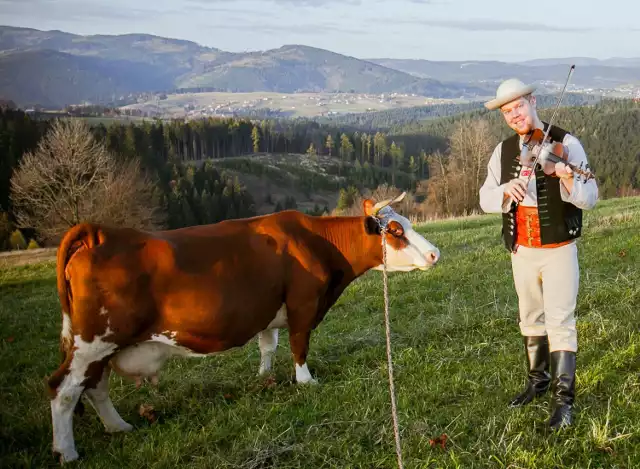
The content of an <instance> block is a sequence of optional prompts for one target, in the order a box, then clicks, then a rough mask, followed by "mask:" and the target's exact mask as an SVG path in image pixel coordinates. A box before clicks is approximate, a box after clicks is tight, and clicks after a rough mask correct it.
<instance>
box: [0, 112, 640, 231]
mask: <svg viewBox="0 0 640 469" xmlns="http://www.w3.org/2000/svg"><path fill="white" fill-rule="evenodd" d="M551 112H552V109H551V108H546V109H541V111H540V115H541V117H542V118H543V119H544V120H548V119H549V118H550V114H551ZM555 123H556V124H557V125H558V126H560V127H563V128H565V129H567V130H569V131H570V132H572V133H573V134H574V135H576V136H577V137H578V138H579V139H580V140H581V142H582V144H583V146H584V148H585V150H586V153H587V156H588V158H589V161H590V163H591V167H592V170H593V171H594V172H595V174H596V178H597V181H598V183H599V185H600V193H601V196H602V197H603V198H610V197H615V196H621V195H631V194H633V193H640V133H639V132H638V131H637V130H638V129H639V128H640V106H638V104H637V103H635V102H633V101H630V100H620V101H605V102H602V103H599V104H596V105H592V106H572V107H565V108H562V109H560V111H559V112H558V114H557V118H556V121H555ZM47 127H48V121H47V120H40V119H37V118H31V117H29V116H28V115H26V114H25V113H23V112H21V111H10V110H4V111H0V212H3V211H4V212H8V213H5V214H2V213H0V231H2V226H1V225H2V219H3V217H4V218H5V219H6V217H7V215H8V216H9V219H11V217H12V214H11V203H10V197H9V195H10V179H11V175H12V173H13V171H14V170H15V168H16V167H17V165H18V164H19V161H20V159H21V157H22V155H23V154H24V152H25V151H29V150H34V149H35V148H36V147H37V145H38V142H39V141H40V139H41V138H42V136H43V135H44V134H45V132H46V131H47ZM92 132H93V133H94V134H95V136H96V137H97V138H98V139H99V140H100V141H104V142H106V144H107V146H108V148H109V149H110V150H111V151H113V152H114V153H115V154H116V155H118V156H119V157H120V158H122V159H124V160H134V159H135V160H138V161H140V162H141V164H142V166H143V167H144V168H146V169H147V170H148V171H150V172H151V173H152V174H154V175H155V177H156V180H157V181H158V188H159V189H160V192H161V194H162V198H163V204H164V207H165V209H166V211H167V214H168V220H169V226H170V227H180V226H190V225H192V224H200V223H210V222H215V221H219V220H223V219H228V218H235V217H239V216H249V215H252V214H257V213H259V212H260V213H265V212H269V211H275V210H278V209H279V208H290V207H298V208H300V209H303V210H306V211H310V212H313V213H322V212H323V211H324V210H325V209H326V210H332V209H334V208H336V206H337V204H338V195H339V194H341V191H342V190H345V189H347V188H349V190H348V191H347V192H348V193H349V194H351V195H350V196H349V197H350V199H349V200H351V201H352V200H355V199H354V196H355V194H356V193H357V192H362V191H364V190H373V189H375V188H377V187H378V186H380V185H381V184H389V185H391V186H394V187H396V188H400V189H404V190H408V191H410V193H412V194H415V195H416V200H422V201H425V200H426V202H425V203H424V204H423V207H422V208H420V209H419V210H420V212H418V215H417V216H432V215H434V213H435V215H443V214H460V213H469V212H470V211H474V210H477V200H476V199H475V198H474V197H475V196H477V187H475V186H477V185H478V180H479V179H483V178H484V176H483V174H484V172H485V171H486V162H487V160H488V158H489V156H490V154H491V150H492V149H493V147H494V146H495V145H496V144H497V143H498V142H499V141H500V139H502V138H504V137H506V136H508V135H509V134H510V132H511V131H510V130H509V129H508V127H507V126H506V125H505V123H504V121H503V119H502V117H501V116H500V115H499V113H497V112H489V111H486V110H483V109H477V110H472V111H469V112H466V113H462V114H458V115H455V116H450V117H442V118H438V119H428V120H424V121H420V122H413V123H411V124H405V125H398V126H396V127H394V128H393V129H392V131H389V132H387V131H381V130H375V129H374V130H371V131H363V130H354V129H347V128H346V127H339V126H331V125H327V124H324V125H323V124H320V123H318V122H313V121H301V120H264V121H253V120H249V119H234V118H225V119H213V118H211V119H207V120H194V121H189V122H185V121H182V120H173V121H160V120H153V121H144V122H137V123H134V122H129V123H118V122H114V123H112V124H110V125H107V126H105V125H103V124H98V125H94V126H93V129H92ZM465 139H467V140H469V141H474V142H476V143H477V142H480V144H478V145H476V144H475V143H474V145H475V147H474V148H471V149H469V148H467V147H465ZM469 151H471V152H475V154H473V155H472V158H471V159H469V158H468V156H469V155H468V152H469ZM207 160H208V161H209V163H208V164H205V165H202V163H203V162H205V161H207ZM471 160H473V164H474V165H475V167H473V169H472V170H471V169H470V168H471V167H470V166H468V164H469V163H468V162H469V161H471ZM460 171H462V174H461V173H460ZM465 172H466V173H467V176H468V175H470V174H473V177H474V181H471V182H472V183H473V184H475V186H473V187H471V188H470V189H469V190H468V191H467V192H468V194H471V196H470V197H469V198H466V199H464V200H457V201H455V202H456V203H457V205H455V206H454V205H453V201H452V200H449V199H447V201H446V203H444V202H442V200H440V199H441V197H442V193H443V190H445V189H446V188H447V187H458V186H464V187H465V188H467V185H466V184H465V183H463V182H461V181H464V177H466V176H465V174H464V173H465ZM445 173H446V174H445ZM443 175H445V176H446V177H445V178H444V179H447V178H451V179H450V180H447V181H445V182H446V184H444V183H443V182H442V181H443ZM265 178H266V181H267V182H266V183H265V182H264V180H265ZM249 181H253V184H249ZM439 184H444V185H443V186H442V185H439ZM258 190H259V191H261V192H257V191H258ZM287 191H288V192H287ZM294 192H295V195H292V194H293V193H294ZM474 194H475V196H474ZM276 195H277V197H276ZM453 195H455V194H453ZM294 198H295V199H297V200H294ZM343 202H344V200H343V201H342V202H341V203H343ZM316 204H317V205H318V206H317V207H315V205H316ZM325 205H326V208H325ZM303 207H305V208H303ZM434 207H436V208H434ZM0 234H1V233H0ZM0 237H1V236H0Z"/></svg>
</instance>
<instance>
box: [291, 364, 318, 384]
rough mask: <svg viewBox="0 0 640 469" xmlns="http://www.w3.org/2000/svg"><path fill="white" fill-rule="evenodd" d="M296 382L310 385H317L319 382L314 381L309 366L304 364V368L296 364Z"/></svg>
mask: <svg viewBox="0 0 640 469" xmlns="http://www.w3.org/2000/svg"><path fill="white" fill-rule="evenodd" d="M296 381H297V382H298V383H309V384H317V383H318V382H317V381H316V380H315V379H313V377H312V376H311V373H310V372H309V368H308V367H307V364H306V363H304V364H303V365H302V366H300V365H298V364H297V363H296Z"/></svg>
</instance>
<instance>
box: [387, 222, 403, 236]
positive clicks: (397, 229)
mask: <svg viewBox="0 0 640 469" xmlns="http://www.w3.org/2000/svg"><path fill="white" fill-rule="evenodd" d="M387 231H389V233H391V234H392V235H393V236H396V237H400V236H404V228H402V225H401V224H400V223H398V222H397V221H395V220H392V221H390V222H389V225H388V226H387Z"/></svg>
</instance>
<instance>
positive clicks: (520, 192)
mask: <svg viewBox="0 0 640 469" xmlns="http://www.w3.org/2000/svg"><path fill="white" fill-rule="evenodd" d="M504 194H505V195H506V196H510V197H511V198H512V199H513V200H515V201H517V202H522V201H523V200H524V196H525V195H526V194H527V186H526V183H525V182H524V181H523V180H522V179H518V178H516V179H512V180H511V181H509V182H508V183H507V184H506V185H505V186H504Z"/></svg>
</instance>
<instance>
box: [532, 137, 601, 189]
mask: <svg viewBox="0 0 640 469" xmlns="http://www.w3.org/2000/svg"><path fill="white" fill-rule="evenodd" d="M544 135H545V134H544V132H543V131H542V130H541V129H534V130H533V131H532V132H529V134H527V135H526V136H525V137H524V144H525V148H526V150H528V151H524V149H523V152H522V153H521V163H522V164H525V165H527V166H530V165H531V164H532V163H533V162H534V161H527V160H526V157H527V156H528V154H529V151H531V153H532V154H533V155H535V154H537V152H540V156H539V157H538V164H540V167H542V168H543V170H544V172H545V174H552V175H553V174H555V170H554V171H552V172H551V173H550V172H547V170H546V169H545V163H552V164H554V165H555V163H559V162H562V163H564V164H565V165H567V166H569V167H570V168H571V169H572V170H573V172H575V173H576V174H578V175H580V176H582V177H583V178H584V180H585V182H586V181H589V180H590V179H594V178H595V175H594V174H593V172H592V171H591V169H590V168H589V165H588V164H587V165H586V166H585V167H584V168H583V163H580V166H579V167H578V166H576V165H574V164H572V163H569V162H568V159H569V154H568V153H567V150H566V147H565V146H564V145H563V144H562V143H561V142H551V141H550V139H549V137H547V139H546V140H545V143H546V144H547V145H544V146H543V142H542V139H543V138H544ZM527 163H528V164H527Z"/></svg>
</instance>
